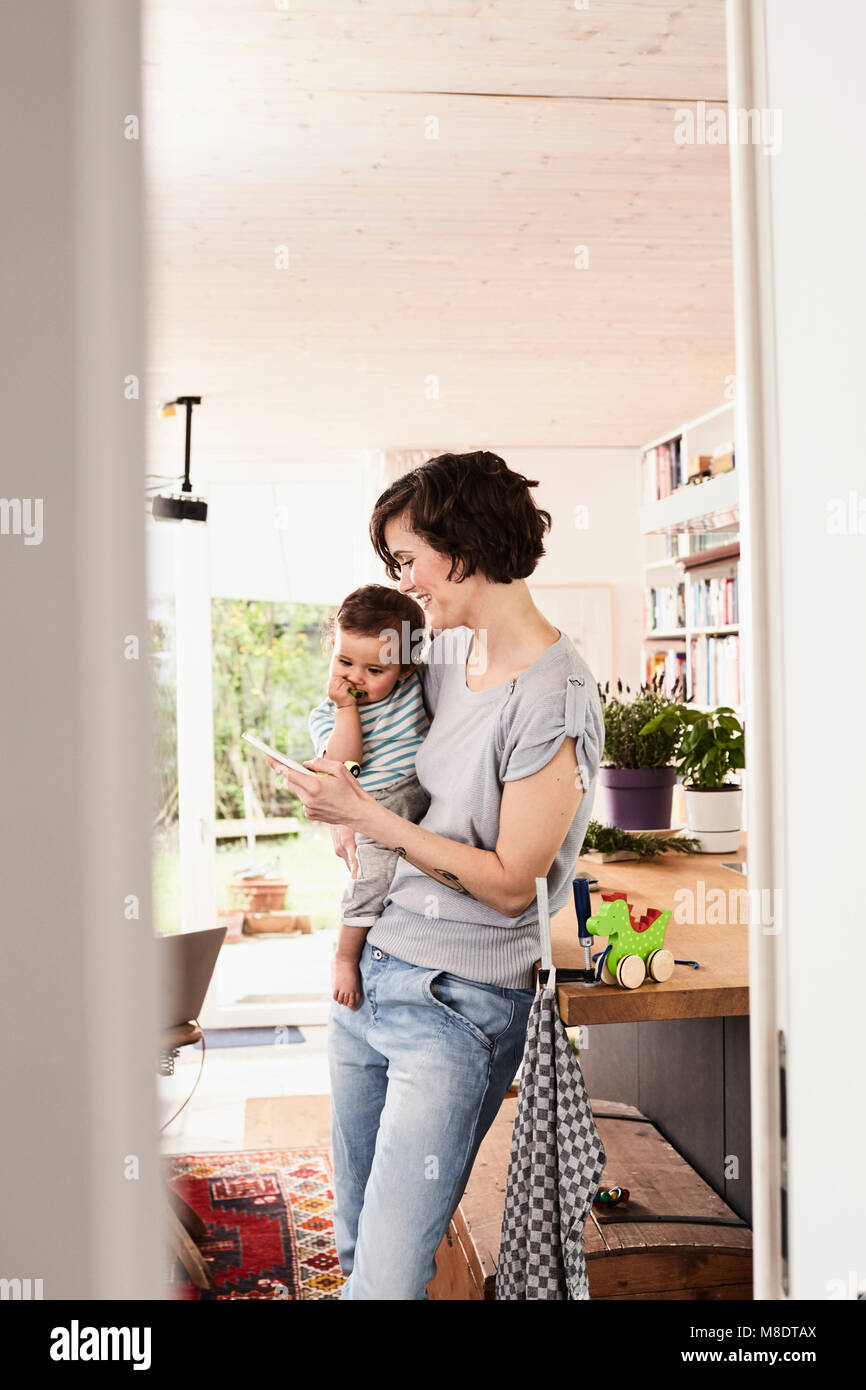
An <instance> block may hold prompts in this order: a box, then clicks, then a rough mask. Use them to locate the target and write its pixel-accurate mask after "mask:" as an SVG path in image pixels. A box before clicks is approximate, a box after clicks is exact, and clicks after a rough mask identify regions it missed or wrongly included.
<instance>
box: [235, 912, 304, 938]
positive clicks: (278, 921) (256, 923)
mask: <svg viewBox="0 0 866 1390" xmlns="http://www.w3.org/2000/svg"><path fill="white" fill-rule="evenodd" d="M297 929H298V928H297V920H296V918H295V914H294V912H250V913H247V915H246V917H245V918H244V932H245V934H246V935H247V936H263V935H264V934H265V933H266V932H290V931H297Z"/></svg>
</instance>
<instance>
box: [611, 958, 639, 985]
mask: <svg viewBox="0 0 866 1390" xmlns="http://www.w3.org/2000/svg"><path fill="white" fill-rule="evenodd" d="M616 978H617V980H618V981H619V983H620V984H621V985H622V986H623V987H624V988H625V989H637V987H638V985H642V984H643V982H644V980H645V979H646V966H645V965H644V963H643V961H642V960H641V958H640V956H623V958H622V960H621V961H620V962H619V965H618V966H617V967H616Z"/></svg>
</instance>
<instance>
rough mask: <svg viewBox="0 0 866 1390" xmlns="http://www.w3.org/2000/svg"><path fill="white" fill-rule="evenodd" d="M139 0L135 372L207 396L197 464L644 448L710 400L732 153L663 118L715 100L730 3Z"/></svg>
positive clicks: (249, 472)
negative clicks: (144, 226) (147, 354)
mask: <svg viewBox="0 0 866 1390" xmlns="http://www.w3.org/2000/svg"><path fill="white" fill-rule="evenodd" d="M143 9H144V26H143V42H144V123H143V131H144V151H145V158H146V168H147V180H148V202H149V211H148V218H149V227H148V245H149V255H150V331H151V370H150V373H149V386H148V392H149V395H150V396H151V398H152V401H151V403H152V404H155V403H156V402H157V401H159V400H163V399H166V398H169V397H173V396H176V395H178V394H189V393H200V394H201V395H202V396H203V397H204V403H203V405H202V407H201V409H200V410H199V411H198V412H197V414H196V423H195V455H194V463H195V470H194V476H195V473H197V474H198V476H199V478H201V479H202V480H203V479H204V478H210V479H214V480H215V479H219V478H223V479H227V478H232V479H240V478H244V477H248V478H278V477H283V476H289V475H292V474H298V473H309V472H310V471H311V469H312V470H313V471H316V472H319V473H321V474H322V475H323V476H324V475H326V474H327V473H328V472H329V471H336V472H337V473H339V472H340V471H341V468H342V466H343V465H344V464H345V462H346V461H347V460H351V459H353V458H357V457H358V456H359V454H360V451H361V450H363V449H365V448H377V447H382V448H408V447H412V446H416V445H420V446H426V445H428V444H429V445H431V446H433V447H436V448H471V447H486V448H493V449H499V450H503V451H504V450H506V449H507V448H508V447H516V446H518V445H522V446H533V445H539V446H542V445H544V446H556V445H561V446H581V445H587V446H598V445H635V444H639V443H641V442H643V441H644V440H646V439H649V438H652V437H654V436H656V435H658V434H660V433H662V432H663V431H664V430H665V429H667V428H669V427H670V426H672V425H674V424H676V423H677V422H678V421H680V420H682V419H686V418H688V417H689V416H693V415H697V414H699V413H701V412H702V411H704V410H708V409H711V408H712V407H713V406H715V405H717V404H719V403H721V401H722V399H723V395H724V389H725V378H726V377H727V376H728V375H729V374H730V373H731V372H732V371H733V322H732V292H731V247H730V208H729V188H728V151H727V149H726V148H725V147H724V146H709V145H695V146H685V147H681V146H679V145H677V144H676V142H675V140H674V128H675V112H676V110H677V108H678V107H681V106H683V105H686V104H688V105H692V104H694V103H695V102H697V101H699V100H705V101H708V102H713V103H719V102H722V101H724V98H725V90H726V80H725V36H724V3H723V0H679V3H678V4H675V3H673V0H671V3H659V2H658V0H605V3H600V0H590V4H589V6H588V7H587V8H586V9H577V8H575V6H574V3H573V0H572V3H571V4H569V0H495V2H494V0H490V2H489V3H488V0H476V2H475V3H472V0H436V3H435V4H433V0H366V3H364V2H363V0H360V2H359V3H354V4H352V3H349V0H306V3H304V0H289V2H288V7H286V8H283V6H282V3H281V0H255V2H254V0H143ZM434 134H435V136H436V138H429V137H430V136H431V135H434ZM578 247H583V248H586V250H585V252H582V253H581V252H578V253H577V254H578V257H582V259H583V260H584V261H585V262H588V263H587V264H584V265H583V266H581V267H580V268H578V267H576V265H575V256H576V252H575V248H578ZM280 258H282V261H281V259H280ZM172 440H173V442H172V445H171V450H172V453H171V458H170V459H169V460H167V459H166V442H165V441H166V436H165V435H164V434H163V433H162V431H160V430H154V431H152V437H151V444H150V460H151V466H152V467H153V470H154V471H161V472H164V471H166V469H165V466H164V465H165V464H166V462H167V461H168V462H171V463H174V462H175V461H177V460H176V456H175V450H176V447H177V446H176V445H175V443H174V434H172ZM157 465H159V467H157Z"/></svg>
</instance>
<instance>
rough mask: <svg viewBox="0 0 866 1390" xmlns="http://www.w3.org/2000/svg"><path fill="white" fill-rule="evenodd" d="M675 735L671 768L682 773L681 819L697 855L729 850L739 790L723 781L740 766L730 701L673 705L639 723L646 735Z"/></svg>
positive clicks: (741, 751)
mask: <svg viewBox="0 0 866 1390" xmlns="http://www.w3.org/2000/svg"><path fill="white" fill-rule="evenodd" d="M664 731H667V732H668V733H670V734H673V733H675V732H679V734H680V735H681V738H680V746H679V755H678V762H677V771H678V772H679V774H680V775H681V776H682V778H683V785H684V788H685V798H686V820H687V821H688V826H689V830H691V831H693V833H694V834H695V836H696V837H697V839H698V840H700V842H701V852H702V853H703V854H730V853H731V852H732V851H734V850H736V849H737V848H738V846H739V843H740V821H741V817H742V810H743V789H742V787H741V786H740V785H739V784H738V783H735V782H729V781H728V778H729V777H730V776H731V774H732V773H734V772H737V771H738V770H739V769H741V768H744V767H745V765H746V759H745V739H744V735H743V726H742V724H741V723H740V721H739V719H738V718H737V716H736V715H735V713H734V711H733V710H732V709H731V707H730V705H719V707H718V709H714V710H697V709H689V708H688V707H687V706H686V705H674V706H673V707H672V708H670V709H666V710H661V711H660V712H659V713H658V714H657V715H655V716H654V717H653V718H652V719H650V720H649V722H648V723H647V724H645V725H644V728H643V729H642V731H641V732H642V733H643V734H646V735H647V736H649V735H653V734H656V733H662V732H664Z"/></svg>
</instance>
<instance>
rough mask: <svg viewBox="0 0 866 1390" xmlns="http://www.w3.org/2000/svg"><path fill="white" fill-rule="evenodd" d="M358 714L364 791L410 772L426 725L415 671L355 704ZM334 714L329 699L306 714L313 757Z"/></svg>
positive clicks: (327, 733)
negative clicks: (369, 700) (370, 699)
mask: <svg viewBox="0 0 866 1390" xmlns="http://www.w3.org/2000/svg"><path fill="white" fill-rule="evenodd" d="M358 713H359V714H360V716H361V733H362V734H363V737H364V753H363V757H362V759H361V775H360V777H359V778H358V780H359V782H360V783H361V786H362V787H363V788H364V790H365V791H372V790H373V789H374V788H376V787H385V786H387V785H388V783H389V782H396V781H397V779H398V778H399V777H405V776H406V774H407V773H409V772H414V771H415V754H416V753H417V752H418V749H419V748H420V746H421V744H422V743H423V742H424V739H425V737H426V734H427V730H428V729H429V727H430V721H429V720H428V718H427V712H426V710H425V709H424V701H423V699H422V695H421V681H420V679H419V676H418V672H417V671H412V672H411V674H410V675H408V676H407V677H406V679H405V680H404V681H398V682H397V684H396V685H395V686H394V689H393V690H392V691H391V693H390V695H386V696H385V699H384V700H376V701H375V702H374V703H373V704H370V705H364V704H362V705H359V706H358ZM336 714H337V706H336V705H335V704H334V702H333V700H323V701H322V703H321V704H320V705H316V708H315V709H314V710H312V711H311V713H310V737H311V738H312V740H313V746H314V748H315V750H316V757H317V758H318V757H321V755H322V754H323V753H324V751H325V748H326V747H327V744H328V739H329V738H330V737H331V734H332V733H333V731H334V720H335V719H336Z"/></svg>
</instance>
